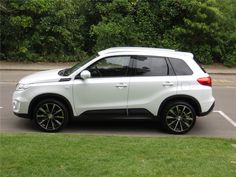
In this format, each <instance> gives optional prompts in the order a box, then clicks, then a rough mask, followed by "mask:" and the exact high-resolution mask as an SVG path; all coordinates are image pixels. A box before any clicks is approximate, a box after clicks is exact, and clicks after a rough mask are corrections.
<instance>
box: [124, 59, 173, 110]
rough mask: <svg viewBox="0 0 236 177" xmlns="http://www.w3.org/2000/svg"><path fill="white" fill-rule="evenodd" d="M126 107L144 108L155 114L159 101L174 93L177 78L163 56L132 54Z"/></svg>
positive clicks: (130, 108)
mask: <svg viewBox="0 0 236 177" xmlns="http://www.w3.org/2000/svg"><path fill="white" fill-rule="evenodd" d="M132 59H133V63H134V64H133V76H132V77H131V78H130V85H129V95H128V109H129V110H132V109H140V108H144V109H146V110H148V111H149V112H151V113H152V114H153V115H157V111H158V108H159V105H160V104H161V102H162V101H163V100H164V99H165V98H167V97H169V96H173V95H175V94H176V91H177V78H176V76H175V74H174V72H173V70H172V68H171V67H170V66H169V64H168V61H167V60H166V58H164V57H156V56H134V57H132Z"/></svg>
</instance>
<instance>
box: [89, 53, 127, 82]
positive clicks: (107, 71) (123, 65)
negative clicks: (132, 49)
mask: <svg viewBox="0 0 236 177" xmlns="http://www.w3.org/2000/svg"><path fill="white" fill-rule="evenodd" d="M129 66H130V57H129V56H114V57H108V58H104V59H101V60H99V61H98V62H96V63H94V64H92V65H91V66H89V67H88V68H87V70H88V71H90V73H91V76H92V78H94V77H122V76H127V75H128V72H129Z"/></svg>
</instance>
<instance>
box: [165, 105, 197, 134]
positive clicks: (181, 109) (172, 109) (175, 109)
mask: <svg viewBox="0 0 236 177" xmlns="http://www.w3.org/2000/svg"><path fill="white" fill-rule="evenodd" d="M161 122H162V125H163V128H164V129H165V130H167V131H168V132H169V133H172V134H184V133H187V132H188V131H190V130H191V129H192V128H193V126H194V124H195V122H196V113H195V110H194V109H193V107H192V106H191V105H190V104H189V103H187V102H182V101H176V102H173V103H170V104H167V105H166V106H165V107H164V109H163V111H162V115H161Z"/></svg>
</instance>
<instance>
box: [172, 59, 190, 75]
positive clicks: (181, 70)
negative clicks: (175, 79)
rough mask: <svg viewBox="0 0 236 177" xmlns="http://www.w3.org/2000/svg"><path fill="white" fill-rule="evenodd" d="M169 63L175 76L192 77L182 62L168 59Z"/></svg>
mask: <svg viewBox="0 0 236 177" xmlns="http://www.w3.org/2000/svg"><path fill="white" fill-rule="evenodd" d="M170 63H171V65H172V67H173V69H174V71H175V74H176V75H192V74H193V71H192V70H191V69H190V68H189V66H188V65H187V64H186V63H185V62H184V61H183V60H180V59H176V58H170Z"/></svg>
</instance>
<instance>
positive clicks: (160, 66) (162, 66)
mask: <svg viewBox="0 0 236 177" xmlns="http://www.w3.org/2000/svg"><path fill="white" fill-rule="evenodd" d="M133 58H134V61H135V62H134V75H135V76H167V75H168V66H167V63H166V60H165V58H163V57H152V56H135V57H133Z"/></svg>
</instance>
